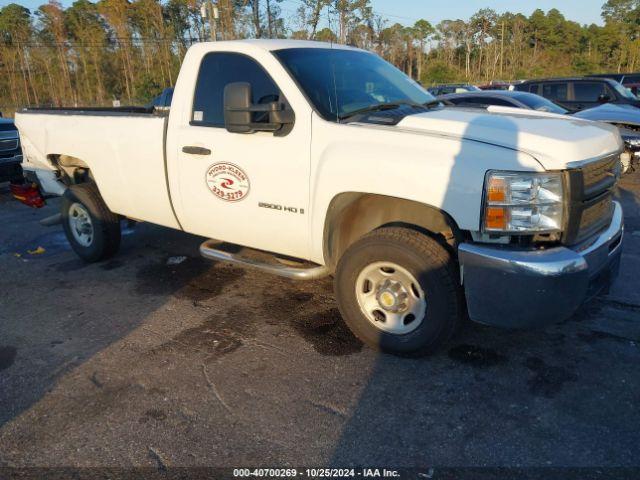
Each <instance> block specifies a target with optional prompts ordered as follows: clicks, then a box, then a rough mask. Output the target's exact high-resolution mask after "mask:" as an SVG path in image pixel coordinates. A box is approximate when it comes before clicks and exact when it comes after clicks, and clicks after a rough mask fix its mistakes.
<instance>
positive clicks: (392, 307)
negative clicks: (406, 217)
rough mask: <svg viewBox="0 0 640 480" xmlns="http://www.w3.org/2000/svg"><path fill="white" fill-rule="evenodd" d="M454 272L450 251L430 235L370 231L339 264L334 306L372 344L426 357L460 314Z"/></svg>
mask: <svg viewBox="0 0 640 480" xmlns="http://www.w3.org/2000/svg"><path fill="white" fill-rule="evenodd" d="M457 272H458V269H457V267H456V263H455V261H454V260H453V258H452V257H451V254H450V253H449V252H448V251H447V250H446V248H445V247H443V246H442V245H441V244H439V243H438V242H437V241H436V240H434V239H433V238H431V237H428V236H426V235H423V234H421V233H419V232H416V231H413V230H409V229H406V228H399V227H391V228H381V229H378V230H374V231H373V232H371V233H369V234H368V235H365V236H364V237H363V238H361V239H360V240H358V241H356V242H355V243H354V244H353V245H351V246H350V247H349V248H348V249H347V250H346V251H345V253H344V254H343V255H342V257H341V258H340V261H339V262H338V266H337V269H336V275H335V279H334V287H335V294H336V299H337V301H338V307H339V309H340V313H341V314H342V317H343V318H344V320H345V322H346V324H347V325H348V326H349V328H350V329H351V331H352V332H353V333H354V334H355V335H356V336H357V337H358V338H359V339H360V340H362V341H363V342H364V343H365V344H367V345H369V346H370V347H373V348H374V349H377V350H381V351H384V352H387V353H391V354H394V355H400V356H423V355H427V354H430V353H433V352H434V351H435V350H436V349H437V348H438V347H440V346H441V345H442V344H443V343H445V342H447V341H448V340H449V339H450V338H451V337H452V335H453V334H454V333H455V331H456V329H457V328H458V325H459V324H460V321H461V319H462V317H463V310H464V309H463V305H464V304H463V296H462V289H461V287H460V286H459V283H458V278H459V275H458V273H457ZM377 279H379V280H377ZM399 285H400V286H399ZM389 293H391V296H389ZM372 295H373V297H372ZM391 297H393V298H391ZM391 300H393V302H392V301H391ZM422 300H424V302H423V301H422ZM383 304H385V306H383ZM361 305H362V307H361ZM376 308H377V309H378V311H376V310H375V309H376ZM372 310H373V313H371V312H372ZM367 312H368V313H367ZM407 312H408V313H407ZM421 312H422V315H421V317H422V318H419V317H420V313H421ZM412 316H413V318H412ZM394 319H395V320H394Z"/></svg>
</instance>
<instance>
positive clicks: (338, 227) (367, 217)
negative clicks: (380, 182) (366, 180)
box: [323, 192, 463, 267]
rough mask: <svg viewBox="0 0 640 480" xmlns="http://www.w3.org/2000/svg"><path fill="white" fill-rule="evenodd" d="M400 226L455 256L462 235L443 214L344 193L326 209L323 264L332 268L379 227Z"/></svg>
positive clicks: (391, 200) (405, 202)
mask: <svg viewBox="0 0 640 480" xmlns="http://www.w3.org/2000/svg"><path fill="white" fill-rule="evenodd" d="M388 226H401V227H405V228H409V229H412V230H418V231H420V232H422V233H424V234H426V235H429V236H431V237H434V238H435V239H436V240H438V241H439V242H440V243H442V244H443V245H444V246H445V247H446V248H447V249H448V250H450V251H451V253H452V254H454V255H455V248H454V247H455V245H456V244H457V243H458V242H460V241H461V240H462V236H463V234H462V231H461V230H460V229H459V228H458V226H457V224H456V222H455V221H454V220H453V218H452V217H451V216H450V215H449V214H448V213H446V212H445V211H443V210H441V209H439V208H436V207H433V206H431V205H428V204H425V203H421V202H416V201H414V200H407V199H404V198H398V197H392V196H387V195H379V194H369V193H360V192H345V193H340V194H338V195H336V196H335V197H334V198H333V199H332V200H331V202H330V204H329V207H328V208H327V213H326V216H325V223H324V233H323V254H324V258H325V262H326V263H327V264H328V265H330V266H332V267H335V266H336V265H337V263H338V260H339V259H340V257H341V256H342V254H343V253H344V252H345V251H346V249H347V248H349V246H350V245H351V244H353V243H354V242H355V241H356V240H358V239H359V238H361V237H362V236H364V235H366V234H367V233H369V232H371V231H373V230H376V229H378V228H381V227H388Z"/></svg>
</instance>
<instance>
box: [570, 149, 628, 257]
mask: <svg viewBox="0 0 640 480" xmlns="http://www.w3.org/2000/svg"><path fill="white" fill-rule="evenodd" d="M619 165H620V155H619V153H615V154H612V155H609V156H607V157H605V158H603V159H601V160H597V161H595V162H591V163H588V164H586V165H584V166H583V167H581V168H577V169H571V170H568V171H567V172H566V174H567V182H568V185H569V202H568V205H567V211H568V218H567V221H566V226H565V231H564V234H563V242H564V243H566V244H569V245H575V244H578V243H580V242H582V241H584V240H586V239H588V238H589V237H591V236H593V235H595V234H597V233H599V232H600V231H602V230H604V229H605V228H607V227H608V226H609V224H610V223H611V219H612V216H613V203H612V200H613V189H614V188H615V185H616V182H617V180H618V174H619V171H620V166H619Z"/></svg>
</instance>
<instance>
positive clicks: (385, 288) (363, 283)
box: [356, 262, 427, 335]
mask: <svg viewBox="0 0 640 480" xmlns="http://www.w3.org/2000/svg"><path fill="white" fill-rule="evenodd" d="M356 298H357V300H358V305H359V306H360V310H361V311H362V313H363V314H364V315H365V317H367V319H368V320H369V321H370V322H371V323H372V324H373V325H375V327H376V328H379V329H380V330H383V331H385V332H389V333H394V334H397V335H402V334H405V333H410V332H412V331H413V330H415V329H416V328H418V326H419V325H420V324H421V323H422V321H423V320H424V316H425V313H426V310H427V301H426V298H425V294H424V292H423V290H422V288H421V287H420V284H419V283H418V281H417V280H416V279H415V277H414V276H413V275H412V274H411V273H410V272H409V271H408V270H406V269H405V268H403V267H401V266H400V265H397V264H395V263H392V262H375V263H372V264H369V265H367V266H366V267H365V268H364V269H363V270H362V272H360V275H358V278H357V280H356Z"/></svg>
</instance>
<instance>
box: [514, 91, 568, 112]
mask: <svg viewBox="0 0 640 480" xmlns="http://www.w3.org/2000/svg"><path fill="white" fill-rule="evenodd" d="M517 99H518V100H520V101H521V102H522V103H524V104H525V105H526V106H527V107H529V108H530V109H532V110H538V111H539V112H549V113H561V114H564V113H567V112H568V110H565V109H564V108H562V107H561V106H559V105H556V104H555V103H553V102H552V101H551V100H547V99H546V98H544V97H540V96H538V95H533V94H531V95H522V96H519V97H517Z"/></svg>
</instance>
